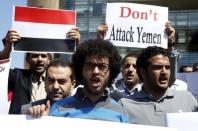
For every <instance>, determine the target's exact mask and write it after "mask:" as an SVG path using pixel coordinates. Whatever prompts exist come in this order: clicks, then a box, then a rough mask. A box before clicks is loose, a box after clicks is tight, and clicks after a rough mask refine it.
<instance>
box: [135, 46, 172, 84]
mask: <svg viewBox="0 0 198 131" xmlns="http://www.w3.org/2000/svg"><path fill="white" fill-rule="evenodd" d="M156 55H163V56H167V57H169V53H168V51H167V50H166V49H164V48H161V47H157V46H149V47H147V48H145V49H143V50H142V51H141V53H140V54H139V56H138V58H137V61H136V67H137V73H138V76H139V78H140V80H141V81H142V76H141V75H140V68H142V69H145V70H146V69H147V66H148V65H149V61H148V60H149V58H151V57H153V56H156Z"/></svg>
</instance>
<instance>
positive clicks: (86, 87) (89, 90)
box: [83, 78, 109, 96]
mask: <svg viewBox="0 0 198 131" xmlns="http://www.w3.org/2000/svg"><path fill="white" fill-rule="evenodd" d="M83 83H84V89H85V91H86V92H87V93H89V94H91V95H96V96H97V95H100V94H103V93H104V91H105V89H106V87H107V86H108V83H109V79H107V80H106V81H105V82H104V83H103V85H102V88H101V89H100V90H98V91H95V92H94V91H92V90H91V89H90V87H88V84H87V83H88V82H87V80H86V79H84V78H83Z"/></svg>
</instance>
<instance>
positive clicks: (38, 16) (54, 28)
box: [12, 6, 76, 53]
mask: <svg viewBox="0 0 198 131" xmlns="http://www.w3.org/2000/svg"><path fill="white" fill-rule="evenodd" d="M13 14H14V15H13V20H12V28H13V29H14V30H16V31H17V32H18V33H19V35H20V36H21V40H20V41H19V42H16V43H15V44H14V50H16V51H28V52H59V53H60V52H61V53H72V52H74V51H75V48H76V46H75V41H74V40H70V39H67V38H66V33H67V32H68V31H69V30H70V29H71V28H72V27H75V25H76V12H75V11H71V10H57V9H46V8H35V7H22V6H14V13H13Z"/></svg>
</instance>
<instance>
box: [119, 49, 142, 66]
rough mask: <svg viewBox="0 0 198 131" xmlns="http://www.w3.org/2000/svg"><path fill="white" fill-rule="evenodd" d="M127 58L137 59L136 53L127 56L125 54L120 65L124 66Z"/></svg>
mask: <svg viewBox="0 0 198 131" xmlns="http://www.w3.org/2000/svg"><path fill="white" fill-rule="evenodd" d="M128 57H134V58H137V57H138V54H137V53H132V52H131V53H129V54H127V55H126V56H125V57H124V58H123V59H122V63H121V64H122V65H123V64H124V61H125V60H126V58H128Z"/></svg>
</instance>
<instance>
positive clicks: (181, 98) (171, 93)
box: [120, 46, 197, 126]
mask: <svg viewBox="0 0 198 131" xmlns="http://www.w3.org/2000/svg"><path fill="white" fill-rule="evenodd" d="M136 64H137V73H138V75H139V78H140V80H141V81H142V82H143V83H144V84H143V85H142V89H141V90H140V91H138V92H136V93H134V94H133V95H131V96H129V99H127V98H122V99H121V101H120V102H121V104H122V105H123V106H124V107H126V108H127V109H128V111H129V115H130V116H131V117H132V118H133V123H136V124H145V125H154V126H165V118H164V115H165V113H176V112H192V111H194V110H195V108H196V107H197V101H196V99H195V98H194V97H193V95H192V94H191V93H190V92H187V91H177V90H174V89H171V88H169V87H168V84H169V79H170V73H171V72H170V61H169V54H168V51H167V50H166V49H163V48H161V47H156V46H154V47H147V48H146V49H143V50H142V52H141V53H140V55H139V57H138V59H137V63H136Z"/></svg>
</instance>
